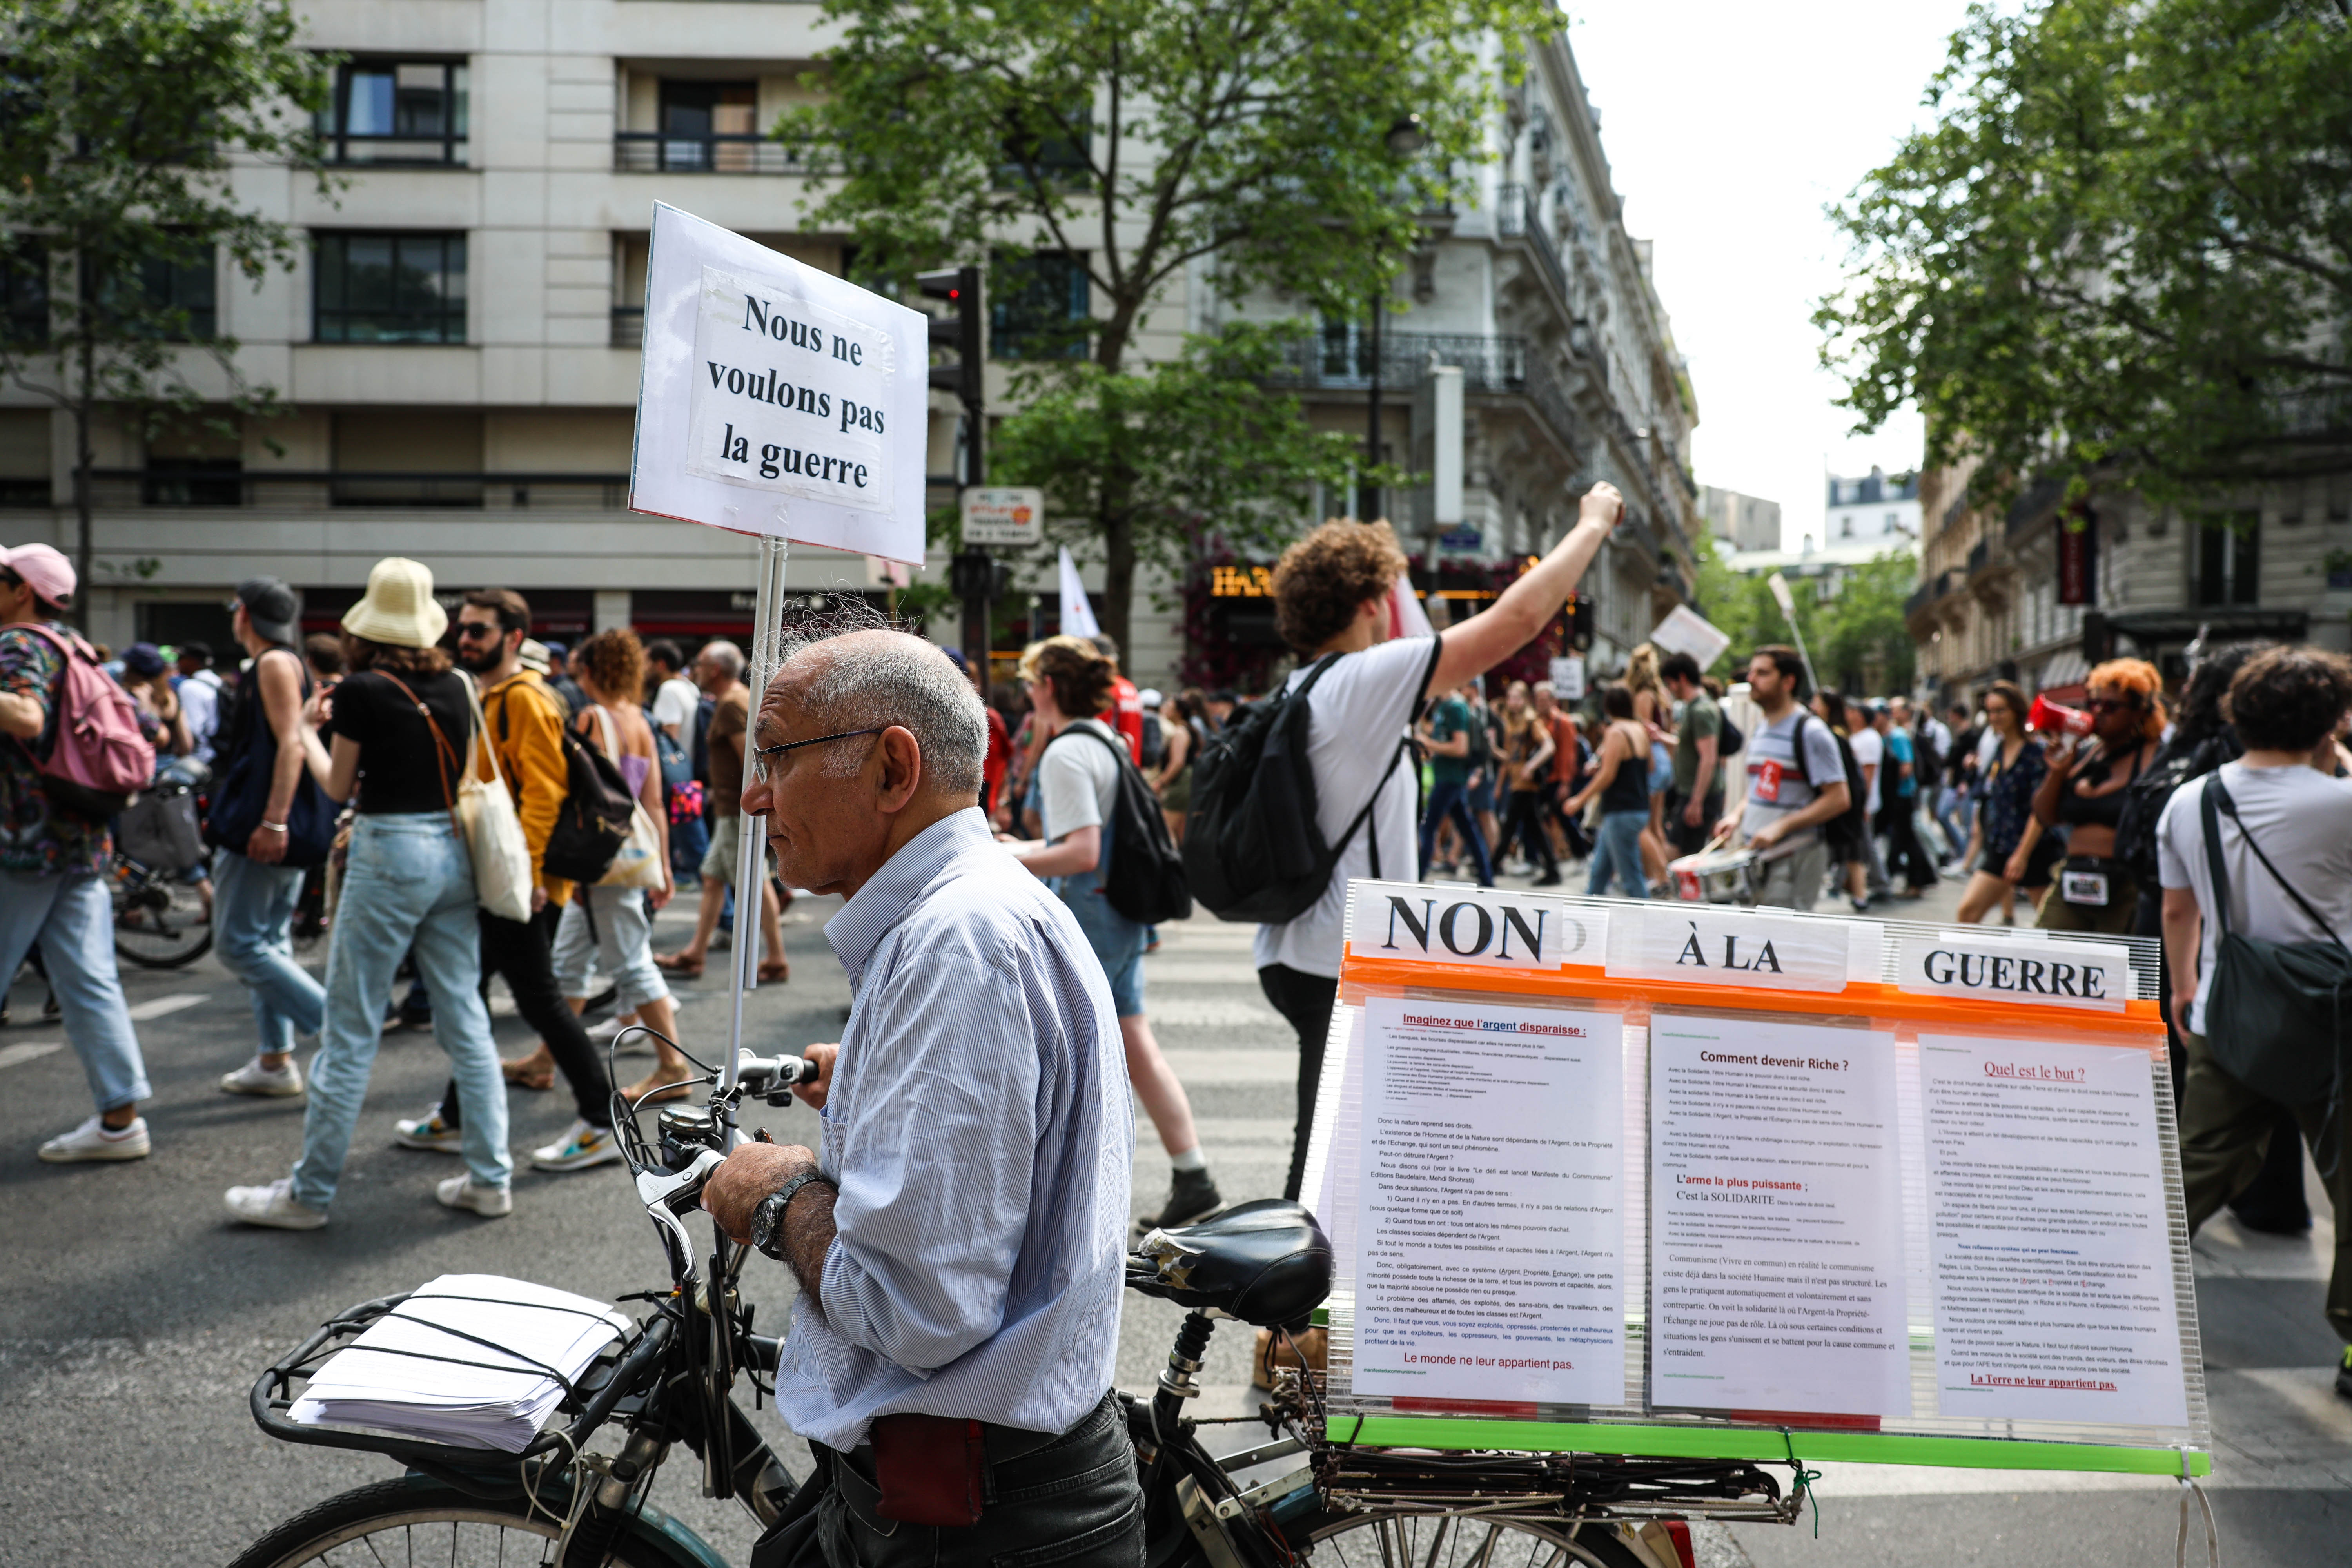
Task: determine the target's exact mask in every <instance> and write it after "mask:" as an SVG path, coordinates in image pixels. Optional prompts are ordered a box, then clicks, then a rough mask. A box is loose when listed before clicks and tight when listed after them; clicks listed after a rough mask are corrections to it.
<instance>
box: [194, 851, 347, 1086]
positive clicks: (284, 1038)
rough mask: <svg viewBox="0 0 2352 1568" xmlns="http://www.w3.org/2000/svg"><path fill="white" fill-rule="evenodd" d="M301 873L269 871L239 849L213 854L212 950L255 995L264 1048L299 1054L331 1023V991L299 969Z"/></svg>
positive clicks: (255, 1017)
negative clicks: (303, 1040) (298, 1043)
mask: <svg viewBox="0 0 2352 1568" xmlns="http://www.w3.org/2000/svg"><path fill="white" fill-rule="evenodd" d="M304 874H305V873H304V871H303V868H301V867H299V866H265V865H263V864H262V863H261V862H260V861H258V860H254V859H249V858H247V857H245V856H243V855H240V854H238V853H237V852H236V850H234V849H215V850H214V851H213V951H214V952H217V953H219V954H220V961H221V964H222V967H224V968H226V970H227V971H228V972H229V973H231V974H234V975H236V977H237V978H238V979H239V980H242V981H244V982H245V985H246V989H247V990H248V991H250V992H252V993H253V1022H254V1025H255V1026H256V1027H257V1029H258V1030H259V1031H260V1034H261V1047H260V1048H261V1049H262V1050H263V1051H264V1052H267V1053H270V1054H276V1053H278V1052H280V1051H290V1050H292V1049H293V1048H294V1037H295V1036H297V1035H315V1034H317V1033H318V1032H319V1026H320V1025H321V1024H322V1023H324V1022H325V1021H326V1016H327V1013H326V1005H327V990H326V987H325V986H323V985H320V984H319V983H318V982H317V981H316V980H313V979H311V978H310V971H309V970H307V969H304V968H303V967H302V966H301V965H300V964H299V963H295V962H294V941H293V934H292V932H293V925H294V906H295V905H296V904H297V903H299V901H300V900H301V898H302V878H303V876H304Z"/></svg>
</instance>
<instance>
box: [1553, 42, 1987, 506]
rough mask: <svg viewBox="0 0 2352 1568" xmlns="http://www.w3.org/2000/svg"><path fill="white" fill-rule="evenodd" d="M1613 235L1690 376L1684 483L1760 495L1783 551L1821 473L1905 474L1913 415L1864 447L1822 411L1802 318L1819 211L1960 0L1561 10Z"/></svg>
mask: <svg viewBox="0 0 2352 1568" xmlns="http://www.w3.org/2000/svg"><path fill="white" fill-rule="evenodd" d="M1570 10H1571V18H1572V19H1571V21H1570V28H1569V44H1570V47H1571V48H1573V49H1574V50H1575V53H1576V59H1577V68H1578V69H1579V70H1580V71H1581V72H1582V73H1583V77H1584V85H1585V90H1586V92H1587V93H1588V95H1589V96H1590V97H1591V100H1592V103H1593V105H1594V107H1595V108H1597V109H1598V110H1600V111H1601V147H1602V149H1603V150H1604V151H1605V152H1606V153H1607V154H1608V156H1609V163H1610V167H1611V170H1612V175H1613V178H1614V181H1615V184H1616V186H1617V192H1618V195H1620V196H1621V197H1622V200H1623V203H1624V211H1625V227H1626V232H1628V233H1629V234H1632V235H1633V236H1634V237H1636V238H1640V239H1648V240H1652V241H1654V242H1655V248H1654V261H1653V268H1654V273H1655V277H1656V282H1657V289H1658V297H1659V299H1660V300H1663V301H1664V305H1665V308H1666V312H1667V314H1668V316H1669V317H1670V318H1671V319H1672V321H1673V326H1674V333H1675V345H1676V346H1677V347H1678V348H1680V349H1681V351H1682V353H1683V354H1684V356H1685V358H1687V359H1688V360H1689V362H1690V374H1691V383H1692V386H1693V389H1694V390H1695V391H1696V394H1697V395H1698V412H1699V425H1698V428H1697V430H1696V433H1694V435H1693V437H1692V438H1691V447H1692V452H1691V457H1692V466H1693V468H1695V470H1696V474H1697V477H1698V481H1699V482H1700V483H1701V484H1705V485H1716V486H1719V487H1721V488H1722V489H1733V490H1739V491H1742V492H1743V493H1746V494H1748V495H1753V496H1760V497H1762V498H1764V499H1765V500H1776V501H1779V502H1780V507H1781V514H1780V515H1781V542H1782V544H1783V546H1784V547H1787V548H1794V547H1795V546H1796V544H1797V541H1798V536H1799V535H1801V534H1802V533H1804V532H1806V531H1811V533H1812V534H1813V536H1814V538H1815V539H1816V540H1817V541H1818V540H1819V539H1820V537H1821V530H1822V501H1823V492H1822V474H1823V470H1824V462H1825V461H1826V466H1827V469H1828V471H1830V472H1832V473H1838V474H1866V473H1868V472H1869V471H1870V468H1871V465H1873V464H1877V465H1878V466H1880V467H1881V468H1885V469H1886V470H1887V471H1888V472H1890V473H1892V472H1896V471H1899V470H1902V469H1906V468H1915V467H1916V466H1917V464H1918V461H1919V454H1920V449H1921V434H1920V424H1919V419H1918V416H1916V413H1910V412H1906V413H1905V414H1903V415H1902V416H1898V417H1897V418H1895V419H1893V420H1890V421H1889V422H1888V423H1887V424H1886V425H1885V426H1884V427H1882V428H1881V429H1879V430H1877V431H1876V432H1874V433H1873V434H1871V435H1867V436H1853V435H1851V434H1849V432H1850V431H1851V429H1852V427H1853V416H1852V415H1851V414H1849V413H1847V412H1846V411H1845V410H1843V409H1841V408H1838V407H1835V406H1833V405H1832V399H1833V398H1834V397H1836V396H1837V395H1838V392H1839V390H1840V387H1839V383H1838V381H1837V379H1836V378H1835V377H1834V376H1832V375H1831V374H1829V373H1828V372H1826V371H1823V370H1822V368H1821V366H1820V361H1819V349H1820V344H1821V334H1820V333H1819V332H1818V331H1816V330H1815V329H1814V327H1813V325H1812V321H1811V317H1812V313H1813V310H1814V308H1815V305H1816V303H1817V302H1818V301H1819V300H1820V299H1821V298H1822V295H1824V294H1826V293H1829V292H1831V291H1832V289H1835V288H1836V286H1837V283H1838V279H1839V278H1840V276H1841V271H1842V268H1843V261H1844V257H1845V244H1844V241H1843V237H1841V236H1840V235H1839V234H1838V232H1837V231H1836V230H1835V229H1834V228H1833V227H1832V226H1831V223H1830V220H1829V218H1828V217H1827V216H1825V215H1824V213H1823V211H1822V208H1823V206H1824V205H1826V204H1828V203H1831V202H1834V201H1836V200H1838V199H1839V198H1840V197H1842V196H1843V195H1845V194H1846V193H1847V192H1849V191H1851V190H1852V189H1853V186H1854V184H1856V183H1857V182H1858V181H1859V180H1860V179H1861V178H1862V176H1863V175H1864V174H1866V173H1868V172H1869V171H1870V170H1871V169H1873V168H1875V167H1876V166H1878V165H1879V164H1880V163H1885V161H1886V159H1887V158H1888V156H1889V155H1890V154H1891V153H1893V152H1894V150H1895V144H1896V143H1897V142H1899V141H1900V140H1901V138H1902V137H1903V135H1904V134H1905V133H1906V132H1908V131H1909V130H1911V129H1912V128H1913V127H1914V126H1915V125H1918V124H1924V123H1926V122H1927V120H1928V118H1929V116H1928V113H1927V110H1925V109H1924V108H1923V107H1922V106H1921V101H1920V100H1921V98H1922V97H1923V95H1924V93H1925V91H1926V89H1927V82H1928V79H1929V78H1931V77H1932V76H1933V75H1934V74H1935V72H1936V70H1937V68H1938V67H1939V66H1941V65H1942V63H1943V60H1944V57H1945V49H1946V45H1947V43H1948V40H1949V38H1950V36H1951V33H1952V31H1953V29H1955V28H1956V27H1958V26H1959V25H1960V23H1961V22H1962V21H1963V20H1964V19H1965V16H1966V12H1967V5H1966V0H1904V3H1903V4H1901V5H1886V4H1885V3H1884V0H1879V3H1874V4H1871V3H1856V0H1801V3H1800V4H1797V5H1756V4H1754V0H1742V3H1738V4H1726V3H1724V0H1683V3H1682V4H1679V5H1633V4H1628V3H1626V0H1614V3H1613V4H1605V5H1603V4H1586V5H1574V4H1571V6H1570Z"/></svg>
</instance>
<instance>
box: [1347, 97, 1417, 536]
mask: <svg viewBox="0 0 2352 1568" xmlns="http://www.w3.org/2000/svg"><path fill="white" fill-rule="evenodd" d="M1383 140H1384V141H1385V142H1386V144H1387V146H1388V150H1389V152H1390V153H1391V154H1392V155H1393V156H1396V157H1399V158H1410V157H1412V156H1413V155H1414V154H1415V153H1419V152H1420V151H1421V150H1422V149H1423V147H1425V146H1427V145H1428V144H1429V135H1428V132H1425V131H1423V129H1422V124H1421V116H1420V115H1418V114H1407V115H1404V116H1402V117H1401V118H1400V119H1398V120H1397V121H1395V123H1393V124H1391V126H1390V127H1389V129H1388V134H1387V136H1386V137H1385V138H1383ZM1387 293H1388V285H1387V284H1386V282H1382V283H1381V285H1380V286H1378V287H1376V288H1375V289H1373V290H1372V321H1371V341H1370V344H1369V347H1370V354H1371V391H1370V395H1368V396H1367V397H1366V398H1365V400H1364V474H1365V478H1364V480H1363V482H1362V483H1361V484H1360V485H1358V486H1357V487H1356V515H1357V516H1358V517H1359V518H1360V519H1362V520H1363V521H1366V522H1370V521H1372V514H1373V513H1374V512H1375V511H1378V510H1380V491H1379V489H1378V487H1377V486H1375V485H1374V484H1373V483H1372V480H1371V477H1370V476H1371V471H1372V470H1373V469H1374V468H1379V467H1380V466H1381V308H1382V306H1383V305H1385V303H1386V300H1385V299H1384V298H1383V296H1385V295H1386V294H1387Z"/></svg>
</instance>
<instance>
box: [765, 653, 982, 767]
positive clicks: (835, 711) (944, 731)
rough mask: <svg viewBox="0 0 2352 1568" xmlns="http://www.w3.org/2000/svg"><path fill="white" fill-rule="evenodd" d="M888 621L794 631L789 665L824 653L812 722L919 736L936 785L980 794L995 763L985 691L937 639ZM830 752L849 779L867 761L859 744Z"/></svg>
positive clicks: (808, 704)
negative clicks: (890, 728)
mask: <svg viewBox="0 0 2352 1568" xmlns="http://www.w3.org/2000/svg"><path fill="white" fill-rule="evenodd" d="M869 617H870V618H869ZM882 620H883V617H881V616H878V615H872V614H871V613H870V612H869V614H868V616H855V615H852V616H835V617H827V621H828V622H829V624H824V625H816V624H810V625H804V626H799V627H794V628H793V629H791V630H789V631H787V633H786V635H785V638H784V647H783V655H784V657H783V664H782V668H791V667H792V666H793V663H794V662H795V661H797V660H800V659H802V658H806V657H807V656H810V655H813V654H820V655H821V657H818V658H812V659H811V660H810V666H811V668H809V670H808V673H807V675H806V678H805V682H806V683H805V684H804V685H803V687H802V689H801V703H802V706H803V710H804V711H805V712H806V714H807V716H808V719H809V721H810V722H811V723H813V724H814V725H815V726H816V727H817V729H818V730H819V731H824V732H840V731H854V730H874V729H881V728H883V727H885V726H887V725H892V724H896V725H898V726H899V727H901V728H903V729H905V730H906V731H908V732H909V733H911V734H912V735H913V736H914V737H915V744H916V746H917V747H918V748H919V749H920V751H921V752H922V756H923V773H924V774H925V775H926V779H927V782H928V783H929V785H930V787H931V788H933V789H936V790H940V791H941V792H943V793H945V794H948V795H972V796H977V795H979V794H980V786H981V773H982V765H983V764H984V763H986V762H987V760H988V710H986V709H985V708H983V707H982V705H981V700H980V693H978V692H977V691H974V690H973V689H971V681H970V680H969V679H965V677H964V673H963V671H961V670H960V669H958V668H956V667H955V666H954V665H953V664H952V663H950V661H949V659H948V656H947V655H946V654H945V653H943V652H941V651H940V647H939V646H938V645H937V644H936V643H929V642H926V641H924V640H923V639H922V638H921V637H914V636H911V635H909V634H908V633H906V632H899V631H893V630H891V629H889V628H888V626H887V625H884V624H882ZM844 622H846V623H848V624H843V623H844ZM828 750H829V752H830V753H831V754H829V755H827V756H826V757H825V758H824V763H823V769H824V771H823V775H822V776H824V777H827V778H846V777H848V776H850V775H851V774H853V773H856V771H857V770H858V768H859V767H860V766H862V765H863V763H864V762H865V758H866V753H865V752H861V751H859V750H858V749H857V748H856V747H854V746H845V747H835V748H829V749H828Z"/></svg>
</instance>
